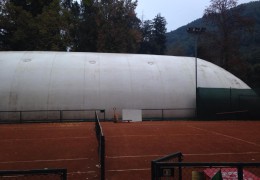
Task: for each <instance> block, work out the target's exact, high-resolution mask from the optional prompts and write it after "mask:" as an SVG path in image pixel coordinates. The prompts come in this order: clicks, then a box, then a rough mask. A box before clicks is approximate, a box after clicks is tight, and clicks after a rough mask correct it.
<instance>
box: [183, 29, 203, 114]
mask: <svg viewBox="0 0 260 180" xmlns="http://www.w3.org/2000/svg"><path fill="white" fill-rule="evenodd" d="M205 31H206V28H204V27H189V28H187V32H188V33H190V34H193V35H195V38H196V39H195V46H194V53H195V94H196V118H198V92H197V88H198V66H197V65H198V62H197V56H198V40H199V35H200V34H202V33H203V32H205Z"/></svg>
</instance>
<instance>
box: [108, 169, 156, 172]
mask: <svg viewBox="0 0 260 180" xmlns="http://www.w3.org/2000/svg"><path fill="white" fill-rule="evenodd" d="M150 170H151V168H142V169H111V170H107V172H126V171H150Z"/></svg>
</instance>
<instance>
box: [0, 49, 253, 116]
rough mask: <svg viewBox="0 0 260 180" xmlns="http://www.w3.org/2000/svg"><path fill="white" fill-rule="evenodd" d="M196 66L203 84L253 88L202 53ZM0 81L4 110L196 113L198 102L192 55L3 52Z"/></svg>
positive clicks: (109, 113)
mask: <svg viewBox="0 0 260 180" xmlns="http://www.w3.org/2000/svg"><path fill="white" fill-rule="evenodd" d="M197 72H198V79H197V80H198V87H207V88H234V89H250V88H249V87H248V86H247V85H246V84H245V83H244V82H242V81H241V80H240V79H238V78H237V77H235V76H234V75H232V74H230V73H229V72H227V71H225V70H224V69H222V68H220V67H218V66H216V65H214V64H212V63H209V62H206V61H204V60H201V59H198V71H197ZM0 82H1V83H0V99H1V101H0V111H14V112H18V111H34V110H35V111H49V112H51V111H52V110H68V111H66V113H67V115H68V114H69V113H71V114H72V113H74V114H76V113H77V111H76V110H95V109H98V110H105V112H106V118H108V119H109V118H112V117H113V113H114V111H117V113H119V114H120V113H121V112H122V110H123V109H137V110H143V111H145V110H146V113H144V114H143V116H152V114H153V113H156V111H157V110H158V111H160V110H165V111H164V116H166V117H180V116H181V117H191V116H193V115H194V109H195V108H196V102H195V101H196V87H195V86H196V83H195V82H196V80H195V59H194V58H193V57H175V56H157V55H135V54H108V53H76V52H75V53H74V52H0ZM72 110H73V111H72ZM6 113H7V112H6ZM9 116H10V114H9ZM6 118H8V117H6ZM9 118H10V117H9Z"/></svg>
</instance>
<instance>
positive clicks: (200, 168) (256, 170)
mask: <svg viewBox="0 0 260 180" xmlns="http://www.w3.org/2000/svg"><path fill="white" fill-rule="evenodd" d="M180 156H181V153H175V154H173V155H170V156H167V157H164V158H161V159H157V160H154V161H152V162H151V165H152V176H151V177H152V180H163V179H167V180H182V179H184V180H186V179H199V180H209V179H213V178H216V179H237V180H243V179H244V180H245V179H250V180H259V179H260V163H258V162H257V163H198V162H181V159H179V161H178V162H176V158H179V157H180ZM171 158H173V159H175V162H174V160H173V161H172V162H170V160H171Z"/></svg>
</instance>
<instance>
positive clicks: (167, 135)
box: [106, 134, 205, 138]
mask: <svg viewBox="0 0 260 180" xmlns="http://www.w3.org/2000/svg"><path fill="white" fill-rule="evenodd" d="M204 135H205V134H166V135H163V134H162V135H152V134H151V135H142V134H140V135H122V136H106V138H122V137H159V136H160V137H162V136H163V137H169V136H204Z"/></svg>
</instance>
